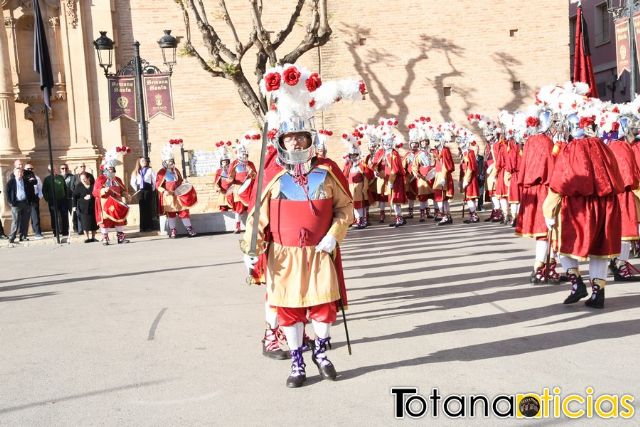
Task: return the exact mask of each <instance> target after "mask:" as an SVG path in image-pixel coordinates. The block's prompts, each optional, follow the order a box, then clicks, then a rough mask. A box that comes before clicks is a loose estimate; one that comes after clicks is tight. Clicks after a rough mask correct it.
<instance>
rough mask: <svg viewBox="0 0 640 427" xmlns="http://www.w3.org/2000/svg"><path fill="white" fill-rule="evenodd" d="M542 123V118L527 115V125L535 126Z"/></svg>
mask: <svg viewBox="0 0 640 427" xmlns="http://www.w3.org/2000/svg"><path fill="white" fill-rule="evenodd" d="M538 125H540V120H539V119H538V118H537V117H527V127H530V128H535V127H538Z"/></svg>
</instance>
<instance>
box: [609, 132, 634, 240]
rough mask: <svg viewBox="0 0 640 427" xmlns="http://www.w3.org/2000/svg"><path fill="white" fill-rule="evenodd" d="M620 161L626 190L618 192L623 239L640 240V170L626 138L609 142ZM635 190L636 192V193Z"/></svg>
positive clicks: (619, 167)
mask: <svg viewBox="0 0 640 427" xmlns="http://www.w3.org/2000/svg"><path fill="white" fill-rule="evenodd" d="M609 148H610V149H611V151H612V152H613V155H614V156H615V159H616V161H617V163H618V169H619V170H620V175H621V177H622V183H623V185H624V191H623V192H621V193H619V194H618V203H619V204H620V211H621V216H622V229H621V232H622V240H627V241H632V240H639V239H640V237H639V236H638V223H639V222H640V221H639V216H638V209H639V208H640V200H638V197H637V196H636V194H640V189H639V188H638V187H639V186H640V170H638V165H637V163H636V160H635V156H634V153H633V149H632V148H631V146H630V145H629V144H628V143H627V142H626V141H624V140H616V141H612V142H610V143H609ZM634 192H635V193H634Z"/></svg>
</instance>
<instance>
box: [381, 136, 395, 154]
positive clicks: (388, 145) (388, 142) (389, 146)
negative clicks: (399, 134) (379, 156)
mask: <svg viewBox="0 0 640 427" xmlns="http://www.w3.org/2000/svg"><path fill="white" fill-rule="evenodd" d="M393 140H394V137H393V136H390V137H387V138H384V139H383V140H382V148H384V151H387V152H389V151H391V150H393V145H394V144H393Z"/></svg>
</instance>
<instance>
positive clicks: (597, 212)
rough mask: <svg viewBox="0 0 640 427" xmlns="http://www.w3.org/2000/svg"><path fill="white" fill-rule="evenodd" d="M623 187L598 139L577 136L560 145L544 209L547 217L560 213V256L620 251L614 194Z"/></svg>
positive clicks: (613, 161)
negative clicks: (560, 148)
mask: <svg viewBox="0 0 640 427" xmlns="http://www.w3.org/2000/svg"><path fill="white" fill-rule="evenodd" d="M624 187H625V186H624V181H623V179H622V176H621V175H620V171H619V169H618V165H617V162H616V159H615V157H614V154H613V152H612V151H611V149H609V147H607V146H606V145H604V144H603V143H602V141H601V140H600V139H599V138H596V137H585V138H577V139H574V140H573V141H571V142H570V143H568V144H566V145H565V146H564V147H563V148H562V150H560V153H559V154H558V158H557V160H556V163H555V167H554V170H553V173H552V174H551V178H550V181H549V194H548V195H547V198H546V200H545V202H544V206H543V209H544V216H545V217H546V218H553V217H554V216H555V213H556V212H557V213H558V233H557V234H558V235H557V246H558V250H559V252H560V254H561V255H564V256H567V257H570V258H573V259H577V260H585V259H587V258H589V257H595V258H611V257H615V256H617V255H619V254H620V239H621V237H622V227H621V224H622V221H621V213H620V203H619V200H618V194H619V193H622V192H623V191H624Z"/></svg>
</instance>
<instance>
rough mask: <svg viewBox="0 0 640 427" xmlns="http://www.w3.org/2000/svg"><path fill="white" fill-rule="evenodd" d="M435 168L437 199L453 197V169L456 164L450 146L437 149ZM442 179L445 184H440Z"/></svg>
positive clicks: (439, 200) (442, 200) (443, 199)
mask: <svg viewBox="0 0 640 427" xmlns="http://www.w3.org/2000/svg"><path fill="white" fill-rule="evenodd" d="M435 168H436V177H435V201H436V202H444V201H445V200H449V199H452V198H453V196H454V188H453V171H454V169H455V165H454V163H453V157H452V156H451V151H450V150H449V148H448V147H442V148H441V149H440V150H437V155H436V165H435ZM442 181H444V186H442V185H440V183H441V182H442Z"/></svg>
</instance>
